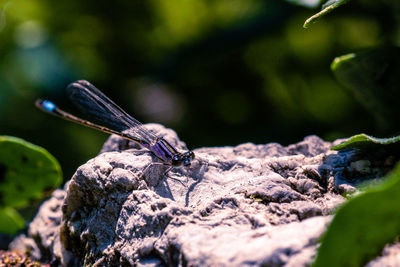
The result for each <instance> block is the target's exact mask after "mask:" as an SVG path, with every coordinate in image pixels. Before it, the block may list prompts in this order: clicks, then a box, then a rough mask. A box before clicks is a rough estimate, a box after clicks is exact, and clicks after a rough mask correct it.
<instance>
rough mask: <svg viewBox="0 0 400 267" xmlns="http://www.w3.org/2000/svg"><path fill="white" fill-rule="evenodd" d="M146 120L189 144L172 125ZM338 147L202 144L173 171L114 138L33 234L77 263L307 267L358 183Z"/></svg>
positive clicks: (59, 195)
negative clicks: (349, 179)
mask: <svg viewBox="0 0 400 267" xmlns="http://www.w3.org/2000/svg"><path fill="white" fill-rule="evenodd" d="M146 127H148V128H149V129H151V130H153V131H154V132H155V133H156V134H157V135H159V136H163V137H164V138H165V139H166V140H167V141H168V142H170V143H171V144H172V145H173V146H175V147H176V148H177V149H178V150H180V151H186V146H185V144H184V143H183V142H181V141H179V139H178V137H177V136H176V133H175V132H173V131H172V130H169V129H165V128H164V127H162V126H161V125H155V124H151V125H146ZM330 147H331V143H329V142H324V141H323V140H322V139H320V138H318V137H317V136H309V137H306V138H305V139H304V141H302V142H300V143H298V144H294V145H290V146H288V147H283V146H281V145H279V144H276V143H270V144H266V145H255V144H251V143H246V144H242V145H239V146H236V147H215V148H200V149H195V150H194V153H195V154H196V159H195V160H194V162H193V164H192V166H191V167H190V168H185V167H180V168H174V169H173V170H171V171H170V172H169V173H168V174H167V175H165V174H164V172H165V171H166V169H167V166H163V165H162V164H157V163H159V162H160V160H159V159H157V158H156V157H155V156H153V154H151V153H149V151H148V150H146V149H142V148H140V147H139V146H138V145H136V144H135V143H133V142H128V141H126V140H123V139H121V138H119V137H116V136H111V137H110V138H109V140H108V141H107V142H106V143H105V145H104V147H103V149H102V150H101V153H100V154H99V155H98V156H97V157H96V158H94V159H91V160H89V161H88V162H87V163H85V164H84V165H82V166H81V167H79V168H78V170H77V171H76V173H75V174H74V176H73V177H72V179H71V181H70V182H69V183H67V184H66V186H65V190H57V191H56V192H54V193H53V196H52V198H50V199H49V200H48V201H47V202H45V203H44V204H43V205H42V207H41V209H40V211H39V213H38V215H37V216H36V218H35V219H34V220H33V222H32V223H31V224H30V228H29V233H28V237H29V238H31V239H33V240H34V241H35V244H36V245H37V247H38V249H39V250H40V253H39V254H41V260H46V261H47V262H48V261H53V262H55V261H56V262H58V263H59V264H62V265H70V266H81V265H92V264H94V265H97V266H117V265H139V266H140V265H142V266H144V265H146V266H158V265H167V266H175V265H178V266H179V265H182V266H183V265H188V266H210V265H212V266H259V265H264V266H282V265H287V266H307V265H310V264H311V263H312V260H313V257H314V256H315V253H316V248H317V246H318V240H319V238H320V236H321V234H322V233H323V231H324V230H325V228H326V226H327V224H328V223H329V221H330V219H331V217H330V214H331V213H332V211H333V210H334V209H335V208H336V207H337V206H338V205H339V204H340V203H342V202H343V201H344V200H345V199H344V198H343V197H342V196H341V195H340V193H343V192H351V191H352V190H355V188H354V187H353V186H352V185H350V184H348V183H346V176H345V172H344V170H345V169H346V168H350V165H351V162H355V161H357V160H360V159H358V158H357V157H355V155H356V154H354V153H352V152H348V153H337V152H335V151H330V150H329V148H330ZM353 165H354V164H353ZM353 169H354V168H353ZM361 171H363V172H365V169H362V170H361ZM25 243H27V242H25ZM25 243H24V242H21V241H20V242H17V241H15V242H14V243H13V245H12V247H13V248H19V249H24V246H25V245H24V244H25ZM26 247H27V246H25V248H26Z"/></svg>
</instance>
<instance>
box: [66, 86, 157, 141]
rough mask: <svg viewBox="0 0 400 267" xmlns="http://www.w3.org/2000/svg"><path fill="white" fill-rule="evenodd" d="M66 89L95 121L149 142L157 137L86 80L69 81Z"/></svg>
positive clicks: (80, 107)
mask: <svg viewBox="0 0 400 267" xmlns="http://www.w3.org/2000/svg"><path fill="white" fill-rule="evenodd" d="M67 90H68V93H69V96H70V99H71V101H72V102H73V103H74V104H75V106H76V107H77V108H78V109H79V110H80V111H81V112H82V113H84V114H85V115H87V116H88V117H90V119H91V120H93V121H94V122H95V123H97V124H99V125H102V126H105V127H107V128H110V129H112V130H114V131H117V132H121V133H125V134H129V135H131V136H134V137H136V138H139V139H142V140H143V141H146V142H147V143H149V144H151V143H153V142H154V141H155V139H156V138H157V137H156V136H155V135H154V134H153V133H151V132H150V131H148V130H147V129H145V128H144V127H143V125H142V124H141V123H140V122H139V121H138V120H136V119H135V118H133V117H132V116H130V115H129V114H128V113H126V112H125V111H124V110H123V109H122V108H120V107H119V106H117V104H115V103H114V102H113V101H112V100H111V99H109V98H108V97H107V96H105V95H104V94H103V93H102V92H101V91H100V90H99V89H97V88H96V87H95V86H94V85H92V84H91V83H89V82H88V81H84V80H80V81H76V82H74V83H71V84H70V85H69V86H68V87H67Z"/></svg>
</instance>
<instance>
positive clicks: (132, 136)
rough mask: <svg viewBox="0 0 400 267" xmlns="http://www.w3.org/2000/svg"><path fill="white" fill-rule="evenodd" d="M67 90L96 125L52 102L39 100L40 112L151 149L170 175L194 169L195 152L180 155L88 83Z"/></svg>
mask: <svg viewBox="0 0 400 267" xmlns="http://www.w3.org/2000/svg"><path fill="white" fill-rule="evenodd" d="M67 90H68V93H69V96H70V99H71V101H72V102H73V103H74V104H75V105H76V106H77V107H78V109H80V110H81V111H82V112H83V113H84V114H85V115H87V116H88V117H90V118H91V120H92V121H93V122H91V121H88V120H84V119H81V118H78V117H76V116H74V115H72V114H70V113H68V112H65V111H63V110H61V109H60V108H58V107H57V106H56V105H55V104H53V103H52V102H50V101H48V100H41V99H39V100H37V101H36V103H35V104H36V106H37V107H38V108H39V109H41V110H43V111H45V112H47V113H50V114H52V115H55V116H57V117H61V118H63V119H66V120H69V121H73V122H76V123H79V124H82V125H84V126H88V127H91V128H94V129H97V130H100V131H103V132H106V133H110V134H116V135H119V136H121V137H123V138H125V139H128V140H132V141H134V142H136V143H137V144H139V145H141V146H143V147H145V148H147V149H148V150H150V151H151V152H152V153H153V154H154V155H155V156H156V157H157V158H159V159H160V160H161V161H162V164H163V165H168V166H169V167H168V169H167V170H166V171H165V173H168V171H170V170H171V169H172V168H173V167H177V166H181V165H183V166H190V164H191V161H192V160H193V159H194V153H193V152H192V151H190V150H189V151H187V152H184V153H180V152H178V151H177V150H176V149H175V148H174V147H173V146H172V145H171V144H170V143H168V142H167V141H166V140H165V139H163V138H161V137H157V136H156V135H155V134H153V133H152V132H150V131H149V130H147V129H146V128H145V127H143V125H142V124H141V123H140V122H139V121H137V120H136V119H134V118H133V117H132V116H130V115H129V114H128V113H126V112H125V111H124V110H123V109H122V108H120V107H119V106H117V105H116V104H115V103H114V102H113V101H112V100H111V99H109V98H108V97H107V96H105V95H104V94H103V93H102V92H101V91H100V90H99V89H97V88H96V87H95V86H94V85H92V84H91V83H89V82H88V81H84V80H81V81H76V82H74V83H71V84H70V85H69V86H68V87H67Z"/></svg>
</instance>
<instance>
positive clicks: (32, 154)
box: [0, 136, 62, 234]
mask: <svg viewBox="0 0 400 267" xmlns="http://www.w3.org/2000/svg"><path fill="white" fill-rule="evenodd" d="M61 182H62V174H61V168H60V165H59V164H58V162H57V160H56V159H55V158H54V157H53V156H52V155H50V154H49V153H48V152H47V151H46V150H45V149H43V148H41V147H38V146H35V145H33V144H31V143H28V142H26V141H24V140H22V139H19V138H15V137H10V136H0V232H2V233H10V234H13V233H15V232H16V231H17V230H19V229H20V228H22V227H23V226H24V219H23V218H22V216H21V215H20V214H19V213H18V211H17V210H16V209H21V208H25V207H27V206H28V205H30V204H32V201H35V200H38V199H43V198H44V197H47V196H49V195H50V193H51V192H52V191H53V190H54V189H55V188H57V187H58V186H59V185H60V184H61ZM29 219H30V218H29Z"/></svg>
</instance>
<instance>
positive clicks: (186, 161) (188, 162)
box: [183, 158, 191, 166]
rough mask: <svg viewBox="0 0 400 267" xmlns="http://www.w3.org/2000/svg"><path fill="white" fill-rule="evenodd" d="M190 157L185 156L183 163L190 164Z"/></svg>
mask: <svg viewBox="0 0 400 267" xmlns="http://www.w3.org/2000/svg"><path fill="white" fill-rule="evenodd" d="M190 163H191V162H190V158H185V159H184V160H183V165H185V166H190Z"/></svg>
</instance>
